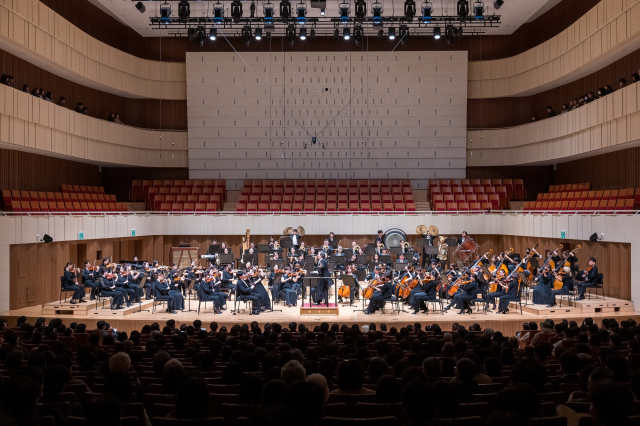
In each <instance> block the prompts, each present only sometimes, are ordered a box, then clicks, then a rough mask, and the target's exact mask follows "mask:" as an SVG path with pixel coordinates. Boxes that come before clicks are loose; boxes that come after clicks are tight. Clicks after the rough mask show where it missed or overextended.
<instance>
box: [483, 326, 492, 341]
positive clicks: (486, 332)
mask: <svg viewBox="0 0 640 426" xmlns="http://www.w3.org/2000/svg"><path fill="white" fill-rule="evenodd" d="M493 333H494V331H493V328H485V329H484V335H485V337H488V338H489V339H491V338H492V337H493Z"/></svg>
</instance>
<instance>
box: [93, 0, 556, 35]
mask: <svg viewBox="0 0 640 426" xmlns="http://www.w3.org/2000/svg"><path fill="white" fill-rule="evenodd" d="M380 1H381V2H382V3H383V4H384V12H383V16H384V15H386V16H390V15H395V16H399V15H402V14H403V7H404V0H380ZM431 1H432V3H433V6H434V9H435V10H434V12H433V13H434V15H452V14H455V10H456V3H457V0H431ZM560 1H561V0H504V4H503V6H502V7H501V8H500V10H498V11H497V12H496V14H497V15H501V21H502V24H501V25H500V27H499V28H486V29H483V31H484V34H487V35H509V34H512V33H513V32H514V31H515V30H517V29H518V28H519V27H520V26H521V25H522V24H524V23H525V22H528V21H531V20H533V19H535V18H537V17H538V16H540V15H542V14H543V13H544V12H546V11H547V10H549V9H551V8H552V7H553V6H555V5H556V4H558V3H560ZM89 2H91V3H92V4H94V5H96V6H97V7H99V8H100V9H102V10H103V11H105V12H107V13H108V14H110V15H111V16H113V17H115V18H116V19H118V20H119V21H121V22H122V23H123V24H125V25H128V26H129V27H131V28H133V29H134V30H136V31H137V32H138V33H139V34H140V35H142V36H144V37H159V36H160V35H162V36H168V35H170V32H171V30H164V29H161V30H158V29H151V28H150V26H149V23H150V18H151V17H153V16H158V15H159V9H160V5H161V4H162V3H161V2H159V1H143V3H144V5H145V7H146V11H145V13H140V12H139V11H138V10H137V9H136V7H135V4H136V3H137V0H136V1H132V0H89ZM296 2H297V1H296V0H291V3H292V5H293V4H295V3H296ZM350 2H351V3H353V0H350ZM472 2H473V0H472V1H470V2H469V3H470V4H471V3H472ZM168 3H171V5H172V11H173V15H174V16H177V11H178V7H177V6H178V3H179V2H178V1H169V2H168ZM214 3H215V1H191V2H190V4H191V16H192V17H196V16H210V15H211V14H212V13H213V4H214ZM222 3H224V5H225V16H231V15H230V12H229V8H230V4H231V2H230V1H222ZM262 3H264V0H256V15H257V16H262ZM272 3H274V4H275V5H276V8H277V5H278V4H279V0H272ZM372 3H373V1H371V0H367V7H368V8H369V13H370V10H371V4H372ZM484 3H485V7H486V9H487V10H486V12H485V14H486V15H492V14H494V12H495V10H494V8H493V0H484ZM249 4H250V1H249V0H243V6H244V15H245V16H248V15H249ZM338 4H339V0H327V15H328V16H335V17H337V16H338ZM420 6H421V1H420V0H416V9H417V11H418V14H420ZM307 10H308V12H307V16H309V17H319V16H320V9H314V8H311V7H309V6H308V7H307ZM394 11H395V13H394ZM352 13H353V6H352ZM376 31H377V30H376ZM318 35H320V34H318Z"/></svg>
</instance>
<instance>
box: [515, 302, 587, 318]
mask: <svg viewBox="0 0 640 426" xmlns="http://www.w3.org/2000/svg"><path fill="white" fill-rule="evenodd" d="M509 310H510V311H511V312H516V311H518V312H519V311H520V306H519V305H518V304H517V303H510V304H509ZM522 312H527V313H530V314H536V315H557V314H580V313H582V309H581V308H576V307H575V306H565V305H562V308H561V307H560V306H559V305H558V306H554V307H552V308H547V306H546V305H524V304H523V305H522Z"/></svg>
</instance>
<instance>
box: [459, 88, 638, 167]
mask: <svg viewBox="0 0 640 426" xmlns="http://www.w3.org/2000/svg"><path fill="white" fill-rule="evenodd" d="M639 99H640V84H633V85H631V86H627V87H625V88H624V89H622V90H618V91H617V92H614V93H612V94H610V95H608V96H606V97H604V98H601V99H598V100H596V101H594V102H591V103H590V104H587V105H585V106H583V107H581V108H579V109H577V110H573V111H571V112H568V113H566V114H561V115H558V116H556V117H553V118H548V119H546V120H541V121H536V122H533V123H529V124H524V125H522V126H517V127H511V128H507V129H492V130H472V131H468V132H467V167H477V166H501V165H515V164H533V163H540V162H549V163H552V162H553V163H555V162H562V161H563V159H564V161H567V160H569V159H570V158H571V157H576V156H582V157H587V156H592V155H597V154H601V153H604V152H609V151H618V150H621V149H626V148H629V147H632V146H635V145H636V144H638V142H639V141H640V106H639V103H638V100H639Z"/></svg>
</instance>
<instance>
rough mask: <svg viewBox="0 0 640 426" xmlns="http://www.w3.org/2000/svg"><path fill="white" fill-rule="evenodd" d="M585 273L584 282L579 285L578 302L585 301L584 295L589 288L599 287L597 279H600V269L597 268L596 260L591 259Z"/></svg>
mask: <svg viewBox="0 0 640 426" xmlns="http://www.w3.org/2000/svg"><path fill="white" fill-rule="evenodd" d="M585 272H586V273H583V274H582V275H583V276H584V281H583V282H579V283H578V295H579V297H577V298H576V300H584V293H585V292H586V291H587V287H593V286H595V285H597V284H598V283H596V279H597V278H598V267H597V266H596V258H595V257H591V258H589V268H587V270H586V271H585Z"/></svg>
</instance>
